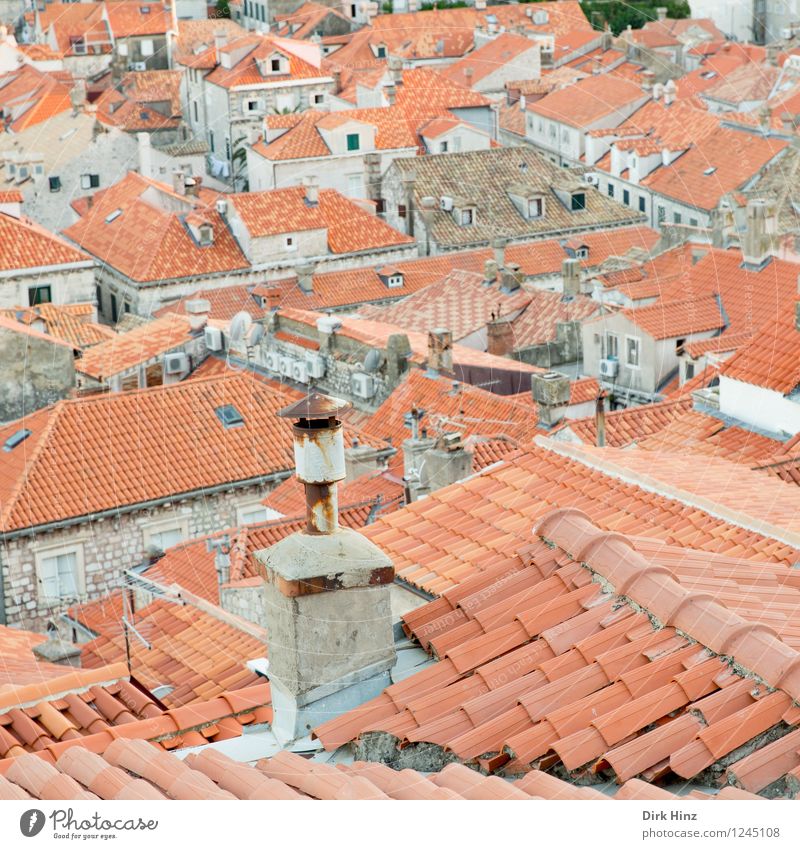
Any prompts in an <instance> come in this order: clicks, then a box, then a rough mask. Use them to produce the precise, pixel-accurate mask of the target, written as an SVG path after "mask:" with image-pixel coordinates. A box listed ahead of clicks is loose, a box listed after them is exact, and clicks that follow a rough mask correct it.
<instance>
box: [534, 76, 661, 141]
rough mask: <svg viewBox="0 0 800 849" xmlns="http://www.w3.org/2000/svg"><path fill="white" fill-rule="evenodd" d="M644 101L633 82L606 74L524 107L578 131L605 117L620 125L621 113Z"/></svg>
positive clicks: (586, 79)
mask: <svg viewBox="0 0 800 849" xmlns="http://www.w3.org/2000/svg"><path fill="white" fill-rule="evenodd" d="M646 98H647V94H646V93H645V92H644V91H643V90H642V87H641V86H640V85H637V84H636V83H633V82H630V81H629V80H626V79H623V78H621V77H618V76H613V75H609V74H592V75H591V76H588V77H585V78H584V79H582V80H579V81H578V82H576V83H575V84H574V85H571V86H568V87H567V88H563V89H561V90H559V91H555V92H552V93H551V94H548V95H546V96H545V97H543V98H542V99H541V100H536V101H534V102H533V103H529V104H526V111H528V112H532V113H533V114H535V115H541V116H543V117H545V118H551V119H553V120H555V121H559V122H560V123H565V124H570V125H571V126H573V127H578V128H580V129H582V128H584V127H586V126H588V125H590V124H593V123H594V122H596V121H598V120H601V119H606V118H607V117H608V116H612V117H613V116H615V115H616V116H618V117H617V122H618V123H622V120H623V119H624V118H625V116H626V112H625V110H626V109H629V107H632V106H633V105H634V104H635V103H637V102H638V101H641V102H644V101H645V100H646Z"/></svg>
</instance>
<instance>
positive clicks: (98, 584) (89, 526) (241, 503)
mask: <svg viewBox="0 0 800 849" xmlns="http://www.w3.org/2000/svg"><path fill="white" fill-rule="evenodd" d="M273 488H274V485H273V484H264V485H261V486H247V487H242V488H240V489H236V490H233V491H228V492H223V493H216V494H213V495H206V496H201V497H193V498H186V499H182V500H181V499H180V498H176V500H175V501H174V502H173V503H172V504H169V505H163V506H160V507H154V508H152V509H151V510H140V511H137V512H135V513H122V514H119V515H117V516H116V517H114V518H107V519H97V520H95V521H92V522H87V523H84V524H80V525H74V526H72V527H67V528H63V529H61V530H54V531H50V532H46V533H39V534H36V535H35V536H32V537H30V536H29V537H21V538H16V539H7V540H5V541H4V542H3V543H2V548H0V566H1V567H2V574H3V580H4V592H5V614H6V623H7V624H9V625H16V626H18V627H21V628H25V629H30V630H34V631H40V630H42V629H44V628H45V627H46V626H47V622H48V621H49V620H51V619H54V620H55V619H57V618H58V616H59V615H60V614H61V613H64V612H66V609H67V608H68V607H69V606H70V603H69V602H66V601H64V602H62V603H59V604H51V603H49V602H47V601H46V600H43V599H41V598H40V596H39V592H38V582H37V575H36V555H37V553H41V552H45V553H46V552H47V551H55V550H60V549H62V548H64V549H69V548H78V549H79V550H82V553H83V590H84V591H83V593H82V595H81V599H82V600H89V599H93V598H98V597H99V596H102V595H105V594H106V593H108V592H110V591H111V590H113V589H115V588H117V587H119V586H121V584H122V580H123V572H124V571H125V570H126V569H130V568H131V567H133V566H136V565H138V564H139V563H141V562H142V561H143V559H144V556H145V549H146V543H145V534H146V533H147V532H148V531H150V530H152V527H153V526H161V527H166V526H169V525H170V524H171V523H172V522H173V521H174V522H175V523H176V524H178V523H182V524H183V526H184V528H185V534H186V538H187V539H191V538H193V537H197V536H202V535H204V534H209V533H213V532H215V531H221V530H224V529H225V528H229V527H231V526H234V525H236V524H238V515H237V510H238V508H240V507H245V506H249V505H251V504H253V503H254V502H256V501H258V500H260V499H262V498H263V497H264V496H265V495H266V494H267V493H268V492H269V491H270V490H271V489H273Z"/></svg>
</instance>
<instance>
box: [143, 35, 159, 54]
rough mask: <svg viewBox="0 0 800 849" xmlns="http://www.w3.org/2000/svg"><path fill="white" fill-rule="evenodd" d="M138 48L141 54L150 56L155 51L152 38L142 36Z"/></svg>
mask: <svg viewBox="0 0 800 849" xmlns="http://www.w3.org/2000/svg"><path fill="white" fill-rule="evenodd" d="M139 50H140V52H141V54H142V56H152V55H153V54H154V53H155V52H156V48H155V44H154V43H153V39H152V38H143V39H142V40H141V41H140V42H139Z"/></svg>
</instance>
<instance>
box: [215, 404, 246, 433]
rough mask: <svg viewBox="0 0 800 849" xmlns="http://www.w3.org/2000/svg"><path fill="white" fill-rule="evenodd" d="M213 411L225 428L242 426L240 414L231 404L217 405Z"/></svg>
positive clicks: (242, 420) (242, 421)
mask: <svg viewBox="0 0 800 849" xmlns="http://www.w3.org/2000/svg"><path fill="white" fill-rule="evenodd" d="M214 412H215V413H216V415H217V418H218V419H219V420H220V421H221V422H222V424H223V427H225V428H233V427H242V426H243V425H244V419H243V418H242V414H241V413H240V412H239V411H238V410H237V409H236V407H234V406H233V404H225V405H224V406H222V407H217V408H216V409H215V410H214Z"/></svg>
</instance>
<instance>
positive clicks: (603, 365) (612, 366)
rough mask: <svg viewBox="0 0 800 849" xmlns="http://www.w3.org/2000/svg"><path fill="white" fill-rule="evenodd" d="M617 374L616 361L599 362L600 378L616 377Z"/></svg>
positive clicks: (617, 363) (617, 364) (617, 365)
mask: <svg viewBox="0 0 800 849" xmlns="http://www.w3.org/2000/svg"><path fill="white" fill-rule="evenodd" d="M618 372H619V362H618V361H617V360H600V377H616V376H617V374H618Z"/></svg>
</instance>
